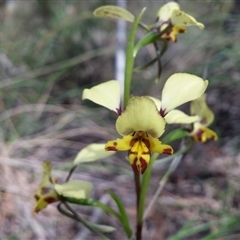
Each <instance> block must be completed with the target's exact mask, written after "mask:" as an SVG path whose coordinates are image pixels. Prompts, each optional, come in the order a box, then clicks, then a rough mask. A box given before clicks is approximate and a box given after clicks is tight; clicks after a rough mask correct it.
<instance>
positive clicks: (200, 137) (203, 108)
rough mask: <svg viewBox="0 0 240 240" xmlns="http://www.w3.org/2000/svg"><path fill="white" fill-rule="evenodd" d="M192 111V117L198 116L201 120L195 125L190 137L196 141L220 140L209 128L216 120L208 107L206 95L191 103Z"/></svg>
mask: <svg viewBox="0 0 240 240" xmlns="http://www.w3.org/2000/svg"><path fill="white" fill-rule="evenodd" d="M190 111H191V114H192V115H198V116H199V120H198V121H196V122H194V123H193V130H192V132H191V133H190V136H192V137H193V138H194V140H195V141H199V142H206V141H207V140H214V141H216V140H217V139H218V136H217V134H216V133H215V132H214V131H212V130H211V129H209V128H208V126H209V125H210V124H211V123H212V122H213V120H214V114H213V112H212V111H211V110H210V108H209V107H208V106H207V103H206V94H203V95H202V96H201V97H199V98H198V99H196V100H194V101H192V102H191V105H190Z"/></svg>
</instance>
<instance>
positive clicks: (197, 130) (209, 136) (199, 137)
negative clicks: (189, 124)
mask: <svg viewBox="0 0 240 240" xmlns="http://www.w3.org/2000/svg"><path fill="white" fill-rule="evenodd" d="M190 136H193V138H194V140H195V141H198V142H203V143H204V142H206V141H208V140H214V141H216V140H218V135H217V134H216V133H215V132H214V131H213V130H211V129H210V128H207V127H204V126H203V125H201V124H200V123H195V124H194V129H193V131H192V132H191V133H190Z"/></svg>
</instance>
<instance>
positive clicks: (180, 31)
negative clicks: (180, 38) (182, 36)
mask: <svg viewBox="0 0 240 240" xmlns="http://www.w3.org/2000/svg"><path fill="white" fill-rule="evenodd" d="M178 32H179V33H185V32H186V30H185V29H179V30H178Z"/></svg>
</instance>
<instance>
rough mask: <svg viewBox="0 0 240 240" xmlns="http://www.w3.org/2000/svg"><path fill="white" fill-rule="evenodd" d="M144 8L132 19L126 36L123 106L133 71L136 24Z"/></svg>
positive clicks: (128, 96)
mask: <svg viewBox="0 0 240 240" xmlns="http://www.w3.org/2000/svg"><path fill="white" fill-rule="evenodd" d="M145 10H146V8H143V9H142V11H141V12H140V13H139V15H138V16H137V18H136V19H135V20H134V22H133V25H132V28H131V31H130V34H129V37H128V43H127V50H126V64H125V79H124V107H125V106H126V105H127V102H128V100H129V98H130V88H131V81H132V73H133V66H134V56H133V51H134V44H135V36H136V32H137V28H138V24H139V22H140V20H141V17H142V15H143V13H144V11H145Z"/></svg>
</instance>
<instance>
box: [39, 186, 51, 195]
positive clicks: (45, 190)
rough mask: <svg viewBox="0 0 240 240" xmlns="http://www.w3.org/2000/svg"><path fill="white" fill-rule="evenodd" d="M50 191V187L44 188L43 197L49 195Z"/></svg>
mask: <svg viewBox="0 0 240 240" xmlns="http://www.w3.org/2000/svg"><path fill="white" fill-rule="evenodd" d="M49 191H50V188H49V187H43V188H42V189H41V194H42V195H45V194H47V193H49Z"/></svg>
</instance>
